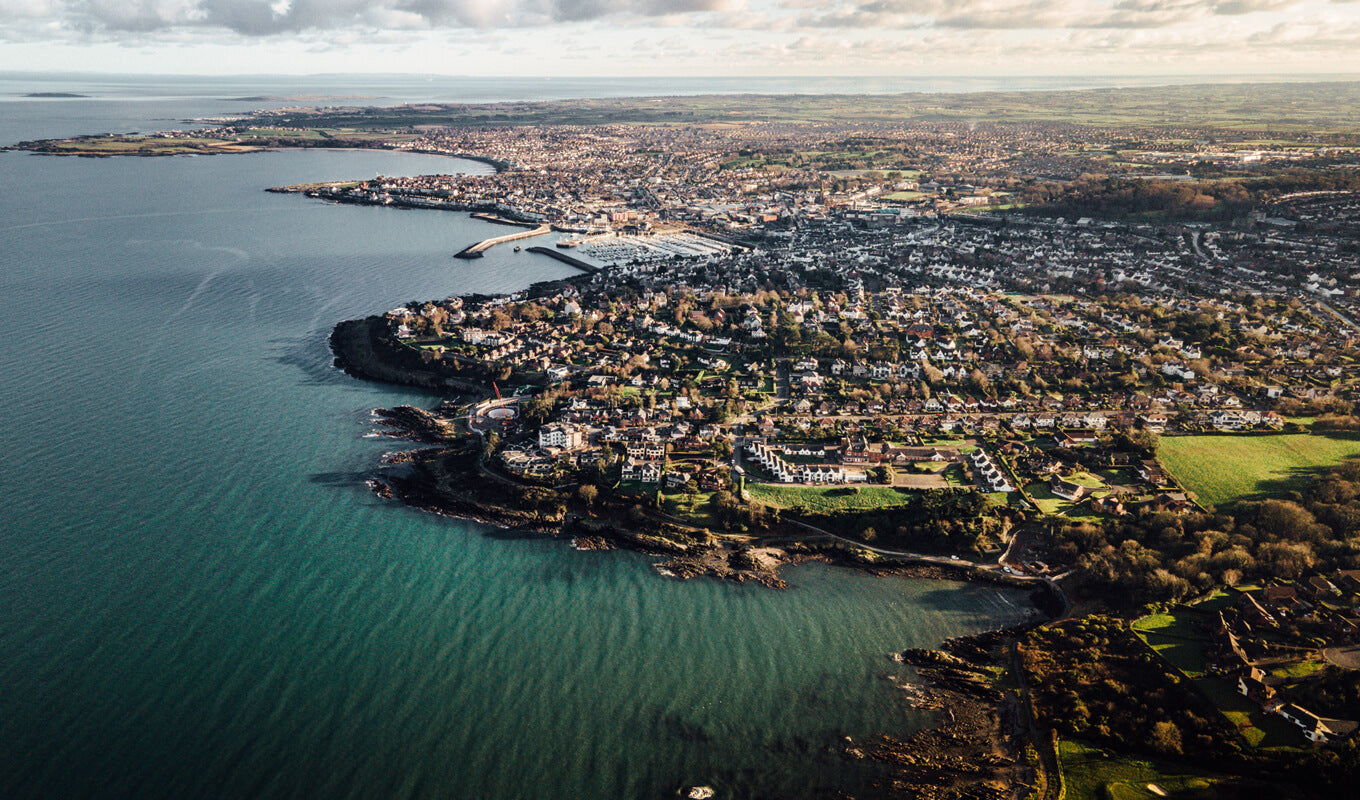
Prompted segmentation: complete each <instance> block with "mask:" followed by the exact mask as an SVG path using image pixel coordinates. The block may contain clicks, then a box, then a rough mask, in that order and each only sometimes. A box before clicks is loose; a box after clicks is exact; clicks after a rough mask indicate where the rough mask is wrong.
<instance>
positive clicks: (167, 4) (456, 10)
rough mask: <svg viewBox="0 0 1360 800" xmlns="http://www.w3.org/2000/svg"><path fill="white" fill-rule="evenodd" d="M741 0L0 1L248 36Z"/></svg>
mask: <svg viewBox="0 0 1360 800" xmlns="http://www.w3.org/2000/svg"><path fill="white" fill-rule="evenodd" d="M740 6H741V0H0V29H3V28H5V27H10V26H13V25H14V24H15V23H16V22H18V21H45V22H48V23H54V22H55V23H60V24H61V25H63V26H64V27H66V28H68V29H71V30H76V31H83V32H96V31H107V32H114V33H117V32H124V33H148V32H153V31H165V30H170V29H195V28H198V29H224V30H228V31H233V32H235V33H237V34H241V35H243V36H271V35H276V34H283V33H297V32H302V31H326V30H343V29H368V30H381V29H390V28H394V27H395V28H399V29H410V28H427V29H431V28H477V29H488V28H523V27H536V26H543V25H551V24H555V23H572V22H587V21H592V20H599V19H605V18H614V19H620V20H630V19H631V20H647V19H655V18H659V17H663V16H677V15H678V16H692V15H701V14H707V13H710V12H714V13H716V12H731V11H735V10H739V8H740Z"/></svg>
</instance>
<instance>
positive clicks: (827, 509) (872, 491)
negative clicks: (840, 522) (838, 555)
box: [746, 482, 911, 514]
mask: <svg viewBox="0 0 1360 800" xmlns="http://www.w3.org/2000/svg"><path fill="white" fill-rule="evenodd" d="M746 491H747V492H748V493H749V494H750V495H751V499H752V500H755V501H757V502H760V503H764V504H765V505H768V506H775V507H777V508H791V507H793V506H797V505H803V506H807V507H808V509H809V510H810V511H813V512H822V513H827V514H835V513H838V512H842V511H869V510H872V509H875V508H888V507H890V506H900V505H905V504H906V503H909V502H911V493H910V492H909V491H906V492H903V491H898V490H897V489H894V488H892V487H891V486H861V487H859V492H858V493H856V494H842V492H845V487H842V486H780V485H777V484H772V483H751V482H748V483H747V484H746Z"/></svg>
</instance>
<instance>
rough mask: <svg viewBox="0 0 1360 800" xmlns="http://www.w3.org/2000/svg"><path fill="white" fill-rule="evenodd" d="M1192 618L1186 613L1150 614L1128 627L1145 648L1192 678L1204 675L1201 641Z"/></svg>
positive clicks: (1193, 616)
mask: <svg viewBox="0 0 1360 800" xmlns="http://www.w3.org/2000/svg"><path fill="white" fill-rule="evenodd" d="M1194 619H1195V615H1193V614H1190V613H1189V612H1179V613H1176V614H1153V615H1152V616H1148V617H1143V618H1142V619H1140V620H1136V621H1134V623H1133V624H1132V625H1131V626H1130V627H1132V628H1133V632H1134V633H1136V634H1137V635H1138V637H1139V638H1140V639H1142V640H1143V641H1144V642H1147V645H1148V647H1151V648H1152V649H1153V650H1155V651H1157V655H1159V656H1161V657H1162V658H1165V659H1166V660H1167V661H1168V662H1170V663H1171V665H1172V666H1174V667H1176V669H1179V670H1180V671H1181V672H1184V673H1185V674H1186V675H1188V676H1190V677H1192V678H1195V677H1199V676H1201V675H1203V674H1204V670H1205V669H1206V666H1207V665H1206V660H1205V654H1204V641H1203V640H1202V639H1201V638H1200V634H1199V633H1198V632H1197V631H1196V630H1195V628H1194V622H1193V620H1194Z"/></svg>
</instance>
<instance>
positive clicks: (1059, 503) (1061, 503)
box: [1025, 481, 1073, 514]
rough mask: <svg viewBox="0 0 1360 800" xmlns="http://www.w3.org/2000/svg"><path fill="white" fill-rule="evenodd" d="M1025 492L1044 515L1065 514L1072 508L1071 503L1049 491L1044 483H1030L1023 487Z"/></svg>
mask: <svg viewBox="0 0 1360 800" xmlns="http://www.w3.org/2000/svg"><path fill="white" fill-rule="evenodd" d="M1025 492H1026V493H1027V494H1029V496H1030V499H1032V500H1033V501H1034V504H1035V505H1037V506H1038V507H1039V510H1040V511H1042V512H1043V513H1045V514H1065V513H1067V512H1068V511H1071V510H1072V508H1073V506H1072V504H1071V503H1069V502H1068V501H1066V500H1064V499H1062V498H1061V497H1058V496H1057V495H1056V494H1053V492H1051V491H1049V489H1048V483H1047V482H1046V481H1041V482H1038V483H1031V484H1030V485H1028V486H1026V487H1025Z"/></svg>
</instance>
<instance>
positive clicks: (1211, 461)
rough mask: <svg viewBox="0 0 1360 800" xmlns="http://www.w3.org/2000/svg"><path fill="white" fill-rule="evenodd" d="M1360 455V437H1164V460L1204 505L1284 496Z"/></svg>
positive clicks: (1160, 448) (1159, 450)
mask: <svg viewBox="0 0 1360 800" xmlns="http://www.w3.org/2000/svg"><path fill="white" fill-rule="evenodd" d="M1358 455H1360V439H1356V438H1347V437H1341V436H1337V437H1329V436H1314V435H1311V434H1306V433H1299V434H1283V435H1278V436H1240V435H1215V436H1164V437H1162V440H1161V444H1160V445H1159V446H1158V448H1157V456H1158V458H1160V459H1161V461H1162V464H1164V465H1165V466H1166V468H1167V469H1168V470H1169V471H1170V472H1171V474H1172V475H1174V476H1176V478H1178V479H1179V480H1180V482H1181V483H1182V484H1183V485H1184V486H1185V488H1186V489H1189V490H1190V491H1192V492H1194V493H1195V494H1196V495H1197V496H1198V498H1199V501H1200V503H1202V504H1204V505H1210V506H1217V505H1222V504H1224V503H1230V502H1232V501H1234V500H1242V499H1259V498H1263V497H1274V496H1281V495H1283V494H1285V493H1287V492H1290V491H1298V490H1300V489H1302V488H1303V487H1304V486H1306V485H1307V482H1308V479H1309V477H1311V476H1312V475H1313V474H1315V473H1316V472H1317V471H1318V470H1320V469H1322V468H1325V467H1328V466H1331V465H1333V464H1336V463H1337V462H1339V461H1341V460H1342V459H1344V458H1347V457H1349V456H1358Z"/></svg>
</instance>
